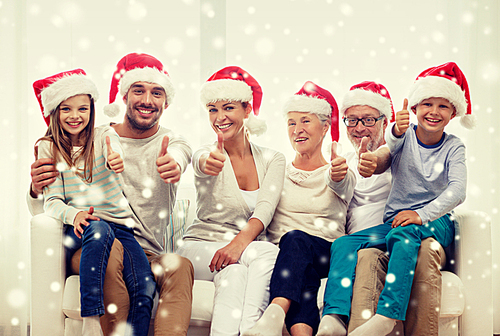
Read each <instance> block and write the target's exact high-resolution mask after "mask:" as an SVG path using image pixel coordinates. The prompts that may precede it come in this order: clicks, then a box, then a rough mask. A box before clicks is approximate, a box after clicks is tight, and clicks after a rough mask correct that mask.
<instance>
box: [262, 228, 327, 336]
mask: <svg viewBox="0 0 500 336" xmlns="http://www.w3.org/2000/svg"><path fill="white" fill-rule="evenodd" d="M331 245H332V243H331V242H329V241H327V240H325V239H322V238H319V237H316V236H311V235H309V234H307V233H305V232H303V231H299V230H293V231H290V232H287V233H286V234H284V235H283V237H281V240H280V243H279V247H280V252H279V254H278V258H277V259H276V264H275V266H274V271H273V275H272V277H271V285H270V291H271V300H273V299H274V298H276V297H284V298H287V299H289V300H291V301H292V303H291V306H290V309H289V310H288V313H287V315H286V318H285V324H286V327H287V329H288V330H290V328H291V327H292V326H293V325H294V324H297V323H305V324H307V325H309V326H310V327H311V328H312V329H313V331H314V333H313V334H316V332H317V330H318V325H319V310H318V301H317V296H318V289H319V287H320V285H321V278H326V277H327V276H328V270H329V268H330V247H331Z"/></svg>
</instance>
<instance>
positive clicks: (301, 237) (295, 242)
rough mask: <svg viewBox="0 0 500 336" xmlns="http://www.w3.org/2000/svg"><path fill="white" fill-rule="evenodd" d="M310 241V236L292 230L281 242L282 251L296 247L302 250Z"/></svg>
mask: <svg viewBox="0 0 500 336" xmlns="http://www.w3.org/2000/svg"><path fill="white" fill-rule="evenodd" d="M307 241H309V235H308V234H307V233H305V232H304V231H300V230H292V231H288V232H287V233H285V234H284V235H283V236H282V237H281V239H280V242H279V246H280V247H279V248H280V250H283V249H290V248H294V247H299V248H302V247H303V246H304V245H305V243H306V242H307Z"/></svg>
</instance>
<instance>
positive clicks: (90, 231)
mask: <svg viewBox="0 0 500 336" xmlns="http://www.w3.org/2000/svg"><path fill="white" fill-rule="evenodd" d="M112 232H113V231H112V229H111V227H110V226H109V224H108V223H106V222H105V221H89V225H88V226H86V227H85V231H83V236H82V238H83V239H84V240H87V239H90V240H97V241H103V240H104V239H107V238H108V237H109V236H110V235H111V234H112ZM113 239H114V237H113Z"/></svg>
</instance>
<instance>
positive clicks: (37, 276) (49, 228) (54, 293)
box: [30, 214, 65, 336]
mask: <svg viewBox="0 0 500 336" xmlns="http://www.w3.org/2000/svg"><path fill="white" fill-rule="evenodd" d="M62 228H63V225H62V223H61V222H60V221H57V220H55V219H54V218H52V217H49V216H47V215H44V214H40V215H36V216H34V217H33V218H32V219H31V237H30V239H31V335H32V336H46V335H63V334H64V315H63V312H62V298H63V295H62V294H63V286H64V277H65V266H64V249H63V241H62V240H63V238H62V237H63V234H62Z"/></svg>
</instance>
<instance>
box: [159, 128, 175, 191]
mask: <svg viewBox="0 0 500 336" xmlns="http://www.w3.org/2000/svg"><path fill="white" fill-rule="evenodd" d="M169 141H170V140H169V138H168V136H166V135H165V136H164V137H163V141H162V143H161V150H160V155H159V156H158V159H156V166H157V167H158V168H157V170H158V173H160V177H161V178H162V179H163V182H165V183H176V182H179V180H180V179H181V169H180V168H179V165H178V164H177V162H175V159H174V157H173V156H172V155H171V154H169V153H168V152H167V148H168V143H169Z"/></svg>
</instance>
